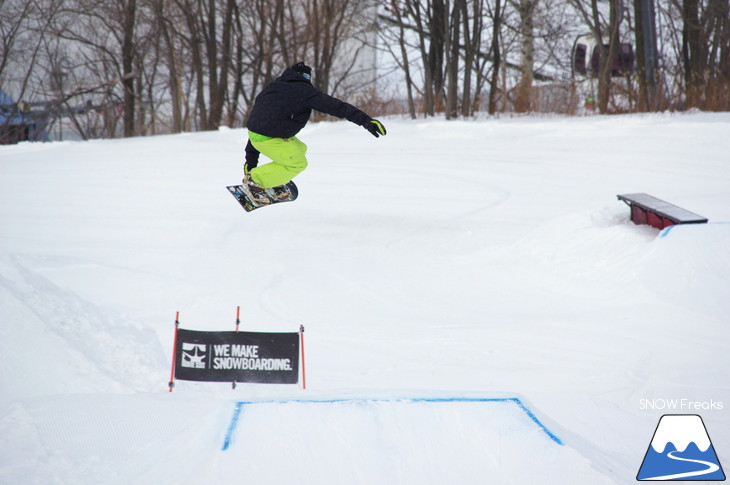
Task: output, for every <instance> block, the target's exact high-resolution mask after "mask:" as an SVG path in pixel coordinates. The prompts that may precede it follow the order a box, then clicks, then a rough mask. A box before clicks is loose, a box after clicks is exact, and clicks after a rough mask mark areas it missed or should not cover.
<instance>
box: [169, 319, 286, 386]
mask: <svg viewBox="0 0 730 485" xmlns="http://www.w3.org/2000/svg"><path fill="white" fill-rule="evenodd" d="M175 378H177V379H182V380H187V381H216V382H233V381H235V382H258V383H269V384H296V383H297V382H299V334H298V333H259V332H199V331H195V330H183V329H178V334H177V348H176V357H175Z"/></svg>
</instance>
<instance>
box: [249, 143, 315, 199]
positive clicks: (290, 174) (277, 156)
mask: <svg viewBox="0 0 730 485" xmlns="http://www.w3.org/2000/svg"><path fill="white" fill-rule="evenodd" d="M251 144H252V145H253V147H254V148H255V149H256V150H258V151H260V152H261V153H263V154H264V155H266V156H267V157H268V158H270V159H271V163H267V164H265V165H261V166H258V167H255V168H253V169H251V178H252V179H253V181H254V182H256V183H257V184H259V185H260V186H262V187H264V188H267V189H268V188H269V187H276V186H277V185H284V184H285V183H287V182H289V181H290V180H291V179H293V178H294V176H296V175H297V174H298V173H300V172H301V171H303V170H304V169H305V168H307V157H306V156H305V155H306V153H307V145H305V144H304V143H302V142H301V141H300V140H299V139H298V138H297V137H295V136H293V137H291V138H270V139H268V140H264V141H254V140H251Z"/></svg>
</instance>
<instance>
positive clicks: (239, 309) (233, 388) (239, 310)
mask: <svg viewBox="0 0 730 485" xmlns="http://www.w3.org/2000/svg"><path fill="white" fill-rule="evenodd" d="M240 324H241V307H240V306H237V307H236V333H238V326H239V325H240ZM231 389H232V390H234V391H235V390H236V381H235V380H234V381H233V382H232V383H231Z"/></svg>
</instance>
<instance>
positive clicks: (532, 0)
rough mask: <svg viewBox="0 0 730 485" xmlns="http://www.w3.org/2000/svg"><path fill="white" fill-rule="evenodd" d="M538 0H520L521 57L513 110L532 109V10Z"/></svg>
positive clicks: (523, 110) (533, 56) (533, 64)
mask: <svg viewBox="0 0 730 485" xmlns="http://www.w3.org/2000/svg"><path fill="white" fill-rule="evenodd" d="M537 2H538V0H520V6H519V11H520V35H521V37H522V58H521V62H520V83H519V85H518V86H517V97H516V99H515V111H516V112H518V113H528V112H530V111H532V109H533V106H532V83H533V69H534V67H535V60H534V59H535V55H534V53H535V33H534V30H535V28H534V12H535V7H536V6H537Z"/></svg>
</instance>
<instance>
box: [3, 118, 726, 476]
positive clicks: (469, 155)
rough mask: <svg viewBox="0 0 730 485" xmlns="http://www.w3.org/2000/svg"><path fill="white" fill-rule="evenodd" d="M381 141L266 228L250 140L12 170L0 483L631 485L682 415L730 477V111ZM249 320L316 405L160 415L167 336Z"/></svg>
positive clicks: (318, 129)
mask: <svg viewBox="0 0 730 485" xmlns="http://www.w3.org/2000/svg"><path fill="white" fill-rule="evenodd" d="M385 124H386V127H387V129H388V135H387V136H386V137H384V138H380V139H377V140H376V139H374V138H373V137H371V136H370V135H369V134H368V133H367V132H365V131H364V130H362V129H361V128H359V127H357V126H355V125H352V124H350V123H347V122H337V123H318V124H310V125H309V126H308V127H307V128H306V129H305V130H304V131H302V133H301V134H300V139H301V140H302V141H304V142H305V143H307V145H308V146H309V151H308V158H309V161H310V166H309V168H308V169H307V170H306V171H305V172H303V173H302V174H301V175H300V176H299V177H297V179H296V182H297V184H298V186H299V188H300V197H299V199H298V200H297V201H296V202H294V203H291V204H282V205H281V206H276V207H270V208H265V209H262V210H260V211H256V212H253V213H249V214H247V213H245V212H244V211H243V210H242V209H241V208H240V206H238V205H237V204H236V202H235V201H234V200H233V198H232V197H231V196H230V195H229V194H228V193H227V191H226V190H225V186H226V185H230V184H233V183H237V182H238V181H239V180H240V178H241V175H242V174H241V172H242V162H243V147H244V144H245V140H246V132H245V130H240V129H236V130H228V129H224V130H220V131H218V132H210V133H196V134H182V135H174V136H158V137H149V138H135V139H122V140H109V141H91V142H57V143H47V144H28V143H24V144H20V145H16V146H2V147H0V355H1V356H2V358H0V389H1V391H0V483H13V484H26V483H27V484H54V483H58V484H69V483H80V484H99V483H105V484H131V483H134V484H148V483H149V484H153V483H154V484H163V483H224V482H225V483H268V484H290V483H300V484H306V483H312V484H314V483H318V484H322V483H328V484H334V483H341V484H356V483H362V484H371V483H393V484H411V483H413V484H424V483H434V484H442V483H444V484H445V483H459V484H470V483H474V484H477V483H500V484H501V483H525V484H536V483H540V484H541V483H555V484H566V483H576V484H585V483H591V484H597V483H607V484H608V483H633V482H634V481H635V476H636V473H637V470H638V469H639V466H640V465H641V460H642V458H643V456H644V454H645V453H646V450H647V446H648V445H649V443H650V441H651V438H652V433H653V432H654V429H655V428H656V425H657V422H658V420H659V418H660V416H661V415H662V414H668V413H670V414H700V415H701V416H702V418H703V421H704V423H705V425H706V426H707V430H708V432H709V435H710V437H711V438H712V441H713V446H714V448H715V450H716V451H717V454H718V456H719V458H720V461H721V462H728V460H730V417H729V415H728V410H730V388H728V385H727V381H728V376H729V375H730V372H729V371H730V359H728V357H727V355H728V342H729V341H730V328H729V327H728V318H729V315H730V299H728V298H727V295H728V294H730V142H729V141H728V134H730V114H726V113H723V114H703V113H694V114H685V115H672V114H658V115H636V116H612V117H600V116H597V117H581V118H563V117H522V118H519V117H518V118H502V119H483V120H479V121H450V122H447V121H443V120H418V121H408V120H401V119H391V120H386V123H385ZM633 192H646V193H649V194H651V195H654V196H655V197H658V198H660V199H663V200H666V201H669V202H672V203H674V204H676V205H678V206H680V207H683V208H685V209H688V210H690V211H692V212H695V213H698V214H701V215H703V216H705V217H707V218H709V220H710V223H709V224H702V225H691V226H675V227H673V228H672V229H671V230H668V231H667V230H665V231H664V232H661V233H660V231H658V230H656V229H653V228H650V227H648V226H635V225H634V224H632V223H631V222H630V221H629V217H628V216H629V210H628V208H627V207H626V206H625V205H624V204H623V203H621V202H620V201H618V200H617V199H616V195H617V194H621V193H633ZM238 305H240V306H241V307H242V327H241V328H242V329H244V330H250V331H274V332H278V331H283V332H292V331H297V330H298V329H299V325H300V324H301V325H304V326H305V328H306V331H305V337H306V356H307V362H306V365H307V387H308V388H307V389H306V390H303V389H301V388H300V387H297V386H270V385H252V384H249V385H245V384H239V385H238V388H237V389H236V390H235V391H233V390H231V388H230V387H231V386H230V385H229V384H210V383H208V384H204V383H192V382H185V381H178V382H177V384H176V387H175V391H174V392H173V393H168V392H167V382H168V379H169V365H170V360H171V356H172V338H173V331H174V324H173V323H174V317H175V312H176V311H180V321H181V326H183V327H184V328H190V329H195V330H233V329H234V323H235V311H236V307H237V306H238ZM459 397H467V398H475V399H482V398H484V399H491V398H497V399H500V398H513V397H516V398H519V399H520V400H521V402H523V403H524V404H525V405H526V406H527V407H528V408H529V409H530V410H531V411H532V412H533V413H534V414H535V416H536V417H537V418H538V419H539V421H540V422H541V423H542V424H544V426H545V427H546V428H547V429H549V430H550V431H551V432H553V433H554V434H555V435H556V436H558V437H559V438H560V440H561V441H562V442H563V443H564V444H563V445H560V444H558V443H556V442H555V441H553V440H551V439H550V438H549V437H548V436H547V435H546V434H545V433H544V432H543V431H542V430H541V429H540V428H539V427H538V426H536V424H535V422H534V421H532V420H531V419H529V417H527V416H526V414H525V413H524V412H523V411H522V410H521V409H519V408H518V407H516V406H514V405H511V404H510V403H509V402H500V401H492V402H458V401H456V402H432V401H429V399H437V398H438V399H441V398H444V399H446V400H447V401H448V399H449V398H459ZM413 399H425V400H424V401H412V400H413ZM409 400H411V401H409ZM672 400H674V401H672ZM238 401H246V402H252V404H246V405H244V406H243V408H242V412H241V415H240V418H239V421H238V422H237V425H236V428H235V431H234V432H233V434H232V441H231V444H230V447H229V449H227V450H225V451H224V450H223V449H222V447H223V443H224V438H225V437H226V432H227V430H229V428H230V426H231V420H232V416H233V414H234V409H235V406H236V402H238ZM299 401H306V402H299ZM310 401H330V402H326V403H312V402H310ZM259 402H260V403H259ZM671 402H674V403H675V404H673V405H670V404H667V403H671ZM717 403H720V406H719V408H718V405H717ZM670 407H673V408H671V409H670Z"/></svg>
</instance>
